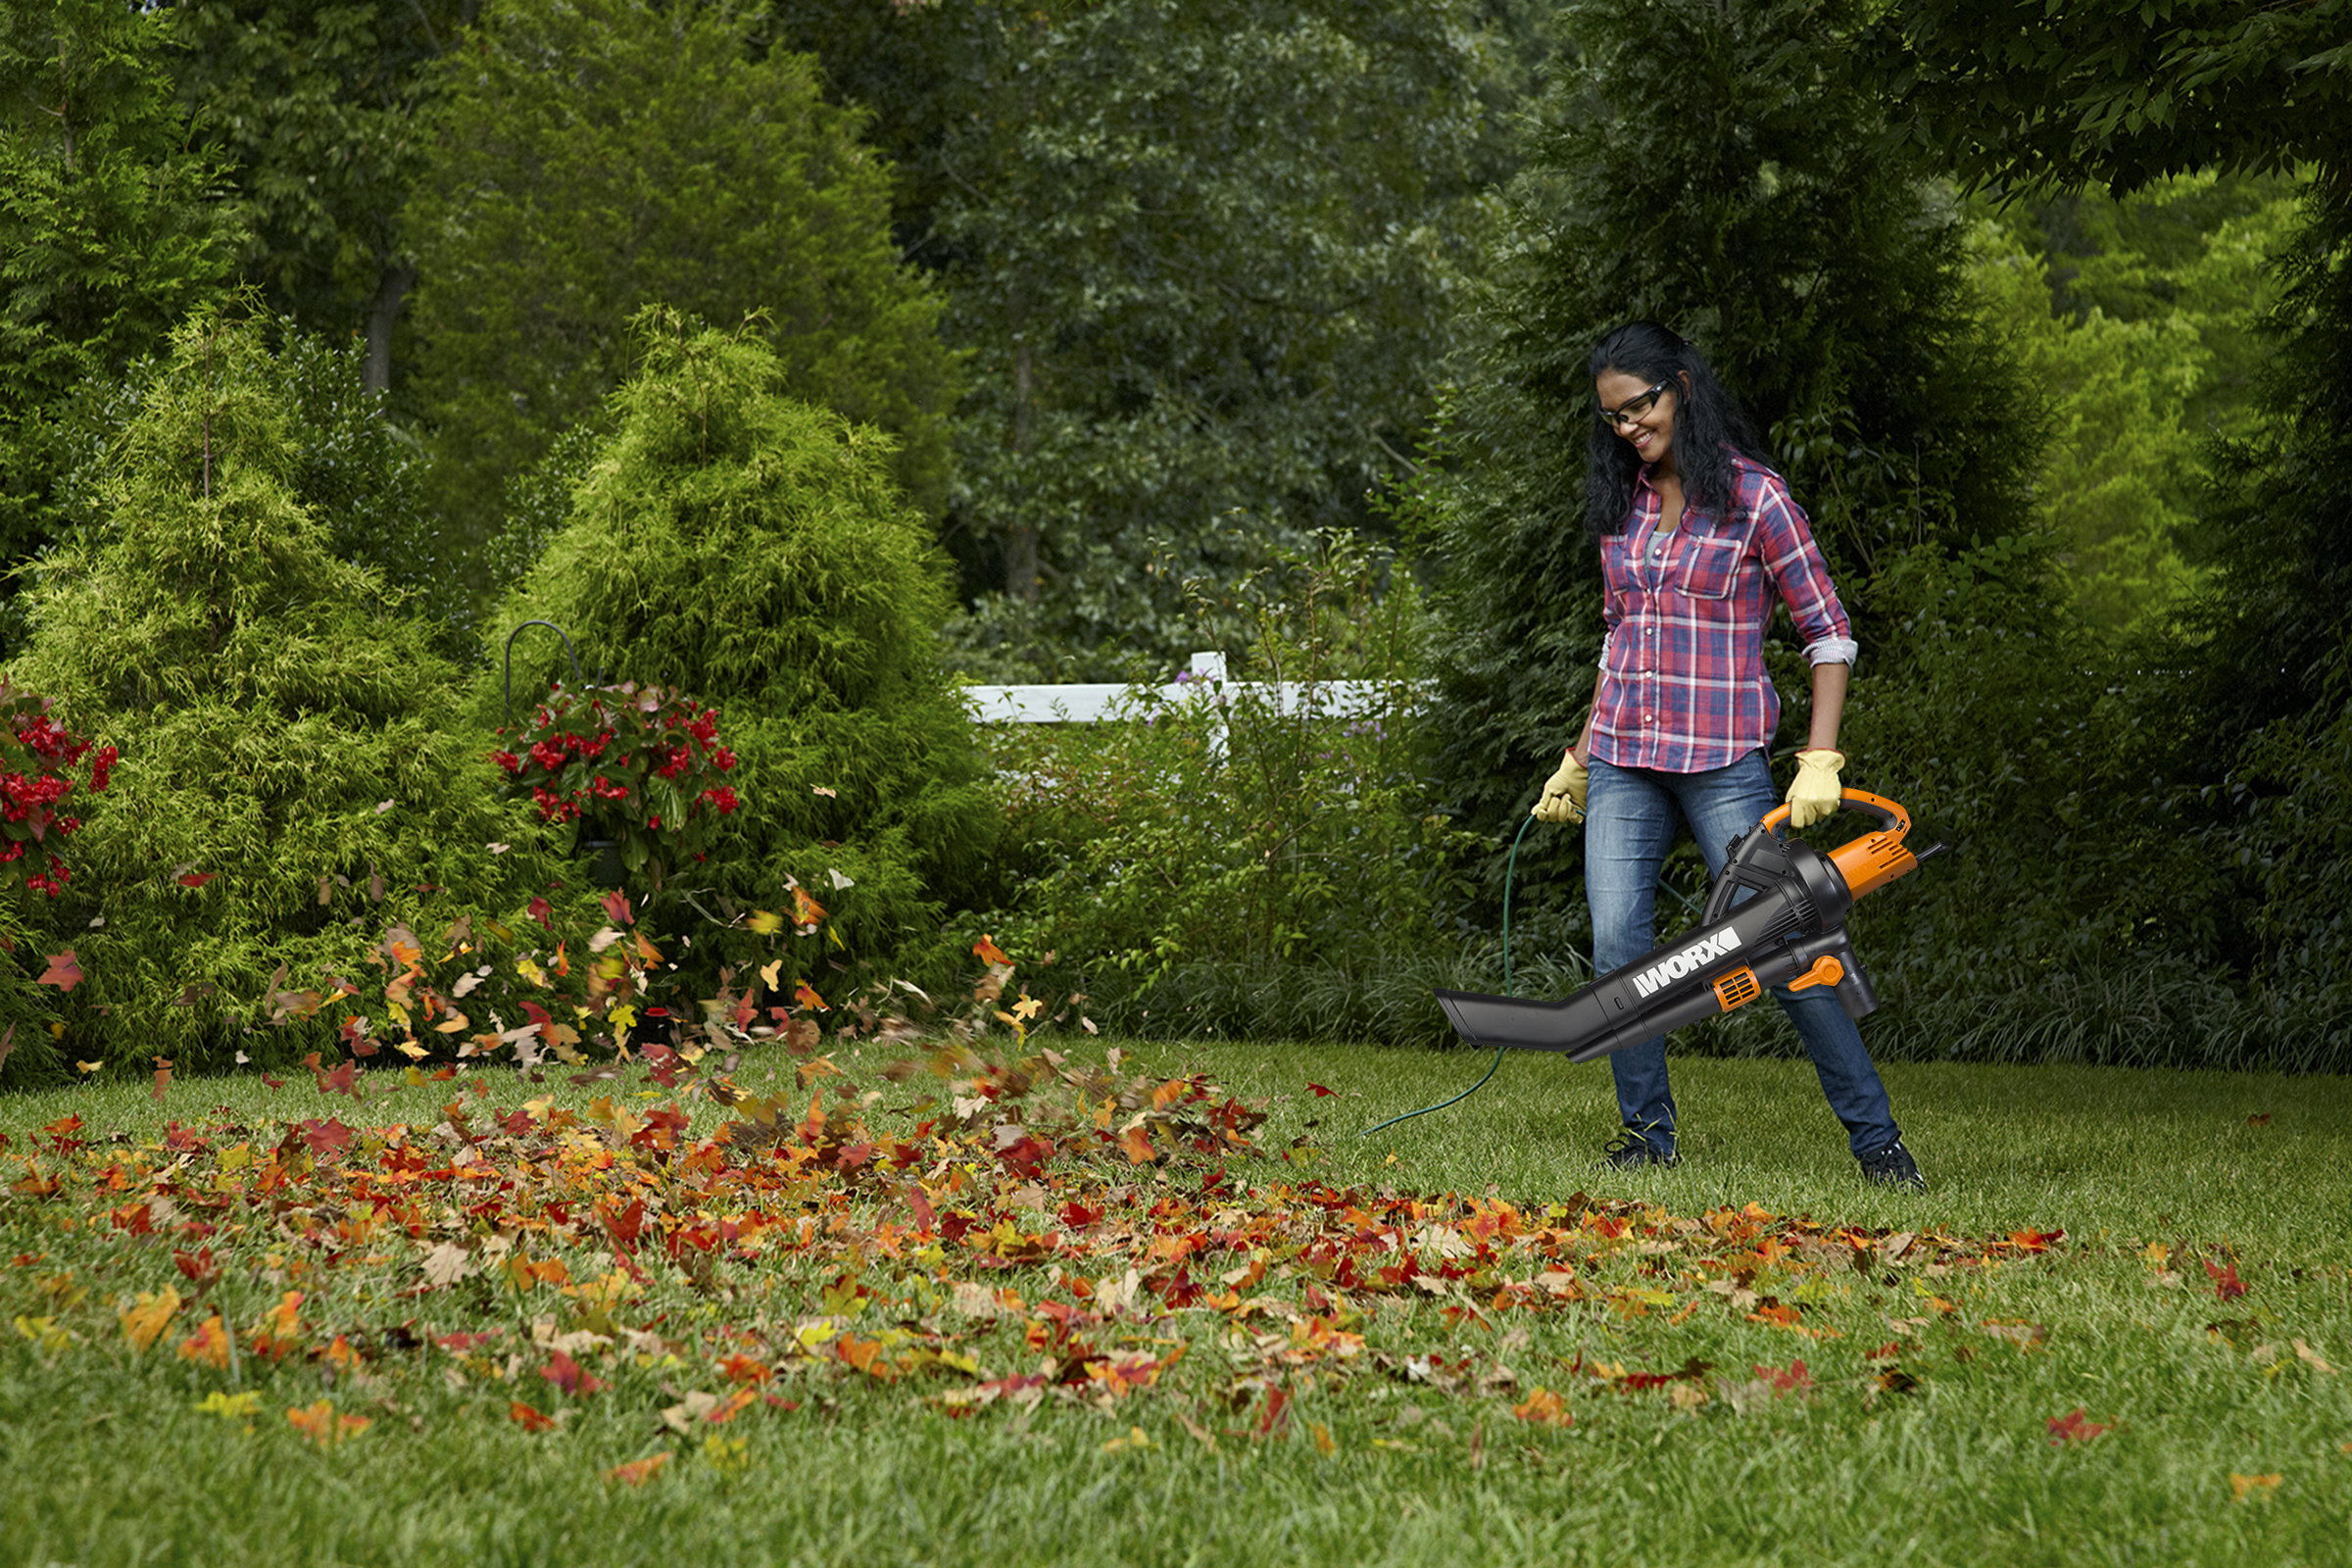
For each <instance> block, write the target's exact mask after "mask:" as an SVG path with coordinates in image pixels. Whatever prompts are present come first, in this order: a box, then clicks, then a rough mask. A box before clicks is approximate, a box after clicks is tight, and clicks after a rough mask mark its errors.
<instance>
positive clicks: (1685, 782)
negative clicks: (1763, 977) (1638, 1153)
mask: <svg viewBox="0 0 2352 1568" xmlns="http://www.w3.org/2000/svg"><path fill="white" fill-rule="evenodd" d="M1592 774H1593V782H1592V785H1591V788H1590V789H1589V790H1588V791H1587V796H1586V807H1585V896H1586V898H1587V899H1588V900H1590V901H1591V903H1592V907H1593V972H1594V973H1596V974H1607V973H1608V972H1609V971H1610V970H1612V969H1616V968H1619V967H1622V966H1623V965H1625V964H1628V963H1631V962H1633V961H1634V960H1635V959H1636V958H1639V957H1641V956H1642V955H1643V954H1645V953H1647V952H1648V951H1649V950H1650V949H1651V948H1652V947H1653V946H1655V945H1656V942H1657V937H1656V929H1655V928H1656V918H1655V917H1656V904H1657V889H1658V869H1659V867H1660V866H1661V865H1662V864H1664V862H1665V859H1666V852H1667V851H1668V850H1669V849H1671V848H1672V847H1673V845H1674V835H1675V828H1676V826H1677V823H1678V821H1680V822H1688V823H1689V824H1690V825H1691V833H1692V835H1693V836H1694V837H1696V838H1697V840H1698V848H1699V853H1700V854H1702V855H1704V856H1705V857H1706V860H1707V874H1708V876H1709V877H1713V876H1715V875H1717V874H1718V873H1720V872H1721V871H1722V869H1723V856H1724V851H1725V849H1726V848H1727V847H1728V846H1729V845H1730V843H1731V841H1732V840H1733V839H1735V838H1737V837H1738V836H1739V835H1740V834H1742V833H1744V832H1746V831H1747V830H1748V829H1749V828H1751V827H1754V826H1755V825H1756V823H1757V821H1758V820H1759V819H1760V818H1762V816H1763V815H1764V813H1765V812H1766V811H1769V810H1771V809H1773V808H1774V807H1776V806H1778V805H1779V804H1780V796H1779V794H1778V792H1776V791H1775V790H1774V789H1773V787H1772V770H1771V768H1769V767H1768V766H1766V765H1765V761H1764V754H1763V753H1762V752H1760V751H1757V752H1750V753H1748V754H1747V755H1746V756H1745V757H1742V758H1741V759H1740V760H1738V761H1736V762H1734V763H1732V764H1731V765H1730V766H1728V767H1719V768H1714V769H1712V770H1710V771H1708V772H1704V773H1659V772H1653V771H1651V770H1650V769H1648V768H1644V767H1617V766H1614V765H1612V764H1610V763H1608V762H1603V761H1600V760H1594V761H1593V764H1592ZM1741 897H1742V898H1744V897H1746V895H1745V894H1742V895H1741ZM1688 923H1689V924H1695V923H1696V920H1695V917H1693V918H1692V919H1691V921H1689V922H1688ZM1773 997H1774V999H1775V1000H1777V1001H1778V1002H1779V1003H1780V1005H1781V1009H1782V1010H1783V1011H1784V1012H1786V1013H1788V1014H1789V1022H1791V1023H1793V1024H1795V1025H1796V1033H1797V1037H1798V1038H1799V1039H1801V1040H1803V1041H1804V1043H1805V1050H1806V1051H1807V1052H1809V1053H1810V1054H1812V1057H1813V1070H1814V1071H1815V1072H1817V1073H1819V1074H1820V1075H1821V1092H1822V1093H1823V1094H1824V1095H1826V1096H1827V1097H1828V1098H1829V1102H1830V1109H1832V1110H1833V1111H1836V1112H1837V1113H1838V1120H1839V1121H1841V1122H1843V1123H1845V1131H1846V1139H1847V1145H1848V1147H1849V1148H1851V1149H1852V1150H1853V1152H1855V1153H1856V1154H1867V1153H1873V1152H1877V1151H1879V1150H1881V1149H1884V1148H1886V1147H1887V1145H1888V1144H1891V1143H1893V1142H1894V1141H1895V1140H1896V1139H1897V1138H1898V1137H1900V1136H1901V1134H1900V1133H1899V1132H1898V1130H1897V1129H1896V1127H1895V1125H1894V1112H1893V1109H1892V1108H1891V1107H1890V1106H1889V1105H1888V1104H1887V1087H1886V1085H1884V1084H1882V1083H1881V1082H1879V1070H1878V1068H1876V1067H1875V1066H1873V1065H1871V1060H1870V1053H1869V1052H1868V1051H1866V1050H1865V1049H1863V1045H1862V1032H1861V1031H1860V1030H1859V1029H1856V1028H1855V1027H1854V1021H1853V1020H1852V1019H1851V1018H1848V1017H1847V1016H1846V1015H1845V1009H1844V1008H1842V1007H1840V1006H1839V1005H1838V999H1837V998H1836V997H1835V996H1833V995H1832V994H1831V993H1830V992H1829V991H1828V990H1827V989H1826V988H1820V987H1816V988H1814V989H1811V990H1807V991H1805V992H1803V993H1800V994H1798V995H1794V996H1791V995H1790V994H1789V992H1788V991H1787V990H1785V989H1784V990H1776V991H1775V992H1774V993H1773ZM1609 1068H1610V1070H1611V1071H1612V1072H1613V1073H1615V1074H1616V1078H1617V1109H1618V1112H1619V1114H1620V1115H1621V1116H1622V1117H1623V1118H1624V1121H1625V1125H1626V1127H1627V1129H1628V1130H1630V1131H1632V1132H1635V1133H1638V1134H1640V1135H1641V1137H1642V1140H1643V1141H1644V1142H1646V1143H1647V1144H1648V1145H1649V1146H1650V1148H1651V1149H1652V1150H1654V1151H1656V1152H1659V1153H1661V1154H1670V1153H1672V1152H1674V1129H1675V1115H1674V1093H1673V1091H1672V1090H1671V1089H1670V1088H1669V1087H1668V1085H1667V1082H1666V1042H1665V1039H1664V1037H1663V1036H1661V1037H1659V1038H1658V1039H1655V1040H1648V1041H1644V1042H1642V1044H1641V1045H1639V1046H1633V1047H1629V1048H1628V1049H1626V1050H1624V1051H1620V1052H1617V1053H1615V1054H1612V1055H1611V1056H1610V1057H1609Z"/></svg>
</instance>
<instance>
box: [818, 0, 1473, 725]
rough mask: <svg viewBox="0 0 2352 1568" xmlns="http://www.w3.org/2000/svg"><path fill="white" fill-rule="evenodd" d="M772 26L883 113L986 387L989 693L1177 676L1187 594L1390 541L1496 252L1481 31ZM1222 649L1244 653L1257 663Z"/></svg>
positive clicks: (1084, 23) (974, 17) (974, 522)
mask: <svg viewBox="0 0 2352 1568" xmlns="http://www.w3.org/2000/svg"><path fill="white" fill-rule="evenodd" d="M777 12H778V15H779V17H780V19H781V20H782V22H783V23H784V25H785V31H786V34H787V36H789V37H791V38H793V39H794V40H795V41H796V42H800V43H803V44H805V46H807V47H809V48H812V49H814V50H815V51H816V52H817V53H818V55H819V57H820V58H821V59H822V60H823V61H824V62H825V64H826V67H827V69H828V71H829V72H830V73H831V74H832V75H833V76H834V78H835V79H836V80H837V81H839V82H842V83H843V84H845V85H846V86H847V87H848V88H849V89H850V90H851V91H853V92H856V93H858V95H859V96H860V98H861V99H863V100H864V101H866V102H869V103H872V104H874V105H875V106H876V109H877V123H876V134H877V135H878V136H879V137H880V138H881V139H882V140H883V142H884V144H885V145H886V146H888V147H890V148H891V149H892V150H893V151H894V153H895V154H896V156H897V157H898V158H899V159H900V161H901V163H902V164H903V165H905V166H906V168H907V176H908V177H907V187H906V196H905V200H904V201H903V204H902V228H903V231H904V232H907V234H909V235H910V236H912V237H915V238H916V239H917V240H918V243H917V244H916V245H915V247H914V254H915V256H916V258H917V260H918V261H919V262H920V263H921V264H922V265H924V266H925V267H926V268H928V269H930V270H933V271H934V272H935V274H936V275H937V276H938V278H939V281H940V286H941V288H942V290H943V291H944V293H945V295H946V298H947V301H948V313H947V319H946V322H945V330H946V332H947V334H948V336H949V339H950V341H951V342H953V343H954V344H955V345H956V347H957V348H958V349H959V350H962V351H964V352H966V353H968V354H969V355H970V357H971V358H970V366H971V389H970V392H969V393H968V395H967V396H966V397H965V399H964V401H963V404H962V406H961V409H960V411H959V414H958V417H957V420H956V487H955V491H954V504H953V508H952V511H951V515H950V518H949V524H948V534H947V538H948V542H949V544H950V546H951V548H952V549H954V550H955V552H956V556H957V558H958V560H959V562H960V563H961V564H962V566H963V569H964V582H965V586H966V589H967V591H968V592H970V593H971V594H973V595H974V596H975V597H976V601H977V602H976V605H975V607H974V612H973V615H972V618H971V619H970V620H969V621H968V622H967V623H965V624H963V625H961V626H959V627H958V628H957V631H956V640H957V645H958V646H957V650H956V657H957V658H958V659H959V660H960V661H961V662H963V664H964V666H965V667H966V668H968V669H971V670H974V671H976V672H980V671H1003V672H1005V678H1012V677H1013V676H1014V675H1015V674H1016V673H1017V672H1029V671H1051V670H1053V669H1054V668H1055V667H1056V666H1057V665H1058V666H1060V667H1062V668H1063V669H1065V670H1066V671H1068V672H1070V678H1084V679H1098V680H1100V679H1111V678H1116V677H1117V676H1119V675H1121V674H1123V673H1124V668H1123V662H1124V660H1125V658H1126V657H1127V656H1128V655H1130V654H1136V653H1141V654H1145V655H1149V656H1151V657H1153V658H1156V659H1160V660H1164V661H1168V662H1174V661H1176V660H1178V659H1181V657H1182V656H1183V655H1184V654H1185V653H1187V652H1189V651H1190V646H1191V645H1190V643H1189V642H1188V639H1193V638H1197V637H1198V636H1199V626H1200V623H1199V621H1198V619H1197V618H1196V617H1195V616H1194V615H1193V614H1192V613H1191V612H1190V611H1189V610H1188V607H1187V603H1186V599H1185V592H1184V588H1183V584H1184V582H1185V581H1186V580H1188V579H1193V578H1201V579H1206V580H1210V581H1214V582H1217V583H1220V584H1223V585H1226V586H1230V585H1232V584H1234V583H1236V582H1238V581H1240V580H1241V579H1242V578H1243V577H1245V576H1247V575H1249V574H1250V572H1252V571H1254V570H1258V569H1261V568H1263V567H1266V566H1268V565H1270V564H1272V563H1273V562H1274V561H1275V559H1276V558H1277V557H1278V556H1279V555H1280V554H1281V553H1283V552H1284V551H1286V550H1290V551H1296V550H1298V549H1299V548H1302V547H1303V545H1304V543H1305V540H1306V538H1307V535H1308V532H1309V531H1310V530H1312V529H1314V528H1318V527H1325V526H1332V525H1348V526H1357V527H1361V526H1364V525H1365V524H1367V523H1370V522H1373V521H1374V519H1373V518H1372V517H1371V516H1370V515H1368V514H1367V512H1366V509H1365V504H1364V497H1365V492H1366V490H1367V488H1368V487H1370V486H1371V485H1372V484H1374V483H1376V482H1377V481H1378V479H1379V478H1380V476H1381V475H1382V474H1383V473H1385V472H1386V471H1387V470H1388V469H1390V468H1391V467H1392V466H1394V465H1395V462H1396V457H1395V454H1396V453H1397V452H1399V451H1401V450H1404V449H1407V448H1409V446H1410V444H1411V441H1412V438H1413V435H1414V432H1415V431H1416V429H1417V428H1418V427H1419V426H1420V425H1421V424H1422V423H1423V422H1424V421H1425V420H1426V419H1427V417H1428V413H1429V408H1430V401H1431V397H1432V389H1433V385H1434V382H1435V381H1436V379H1437V377H1438V376H1439V375H1440V374H1441V373H1442V372H1443V370H1444V368H1445V365H1446V356H1447V354H1448V352H1449V351H1450V348H1451V345H1452V341H1453V336H1454V331H1455V327H1456V313H1455V310H1454V301H1455V299H1456V297H1457V296H1458V294H1459V292H1460V289H1461V287H1462V284H1463V280H1464V279H1465V277H1466V276H1467V275H1468V274H1469V273H1470V272H1471V271H1472V270H1474V268H1475V266H1476V254H1477V252H1476V246H1477V243H1478V241H1479V239H1480V238H1481V236H1482V231H1483V230H1484V228H1485V227H1486V221H1485V215H1484V205H1483V202H1482V200H1481V199H1480V193H1479V184H1480V181H1479V179H1478V177H1477V176H1478V175H1479V174H1481V173H1482V172H1485V168H1484V166H1483V165H1482V159H1484V158H1486V157H1488V156H1490V147H1489V141H1490V132H1489V127H1488V123H1487V105H1486V104H1485V103H1484V102H1483V101H1482V99H1481V97H1480V90H1481V88H1482V86H1483V85H1485V82H1486V77H1487V76H1488V74H1489V73H1490V72H1491V70H1492V67H1491V65H1490V63H1489V61H1488V59H1487V58H1486V54H1485V50H1484V48H1483V45H1482V40H1481V37H1480V35H1479V34H1478V32H1477V31H1476V30H1474V27H1473V18H1472V17H1471V15H1470V13H1469V11H1468V9H1467V8H1466V7H1463V6H1460V5H1457V4H1454V3H1452V0H1410V3H1406V4H1397V3H1391V0H1212V3H1200V0H1189V3H1178V0H1111V3H1108V4H1100V5H1098V4H1087V5H1064V4H1055V5H1050V6H1047V7H1044V8H1039V7H1037V6H1034V5H1030V4H1026V3H1023V4H1012V3H1009V0H989V3H985V4H979V5H957V6H905V7H899V8H896V9H895V12H890V11H885V10H884V9H883V8H879V7H874V6H871V5H866V4H862V3H850V4H843V3H839V0H795V3H788V4H784V5H780V6H779V7H777ZM1216 624H1217V627H1218V634H1217V635H1216V637H1215V639H1214V640H1215V642H1216V645H1217V646H1224V645H1225V644H1226V643H1229V642H1233V643H1238V641H1239V640H1240V639H1241V638H1243V637H1246V636H1247V635H1248V630H1249V628H1248V626H1247V623H1246V621H1245V620H1243V619H1241V618H1239V617H1226V618H1223V619H1221V620H1219V621H1218V622H1217V623H1216ZM1200 646H1203V647H1205V646H1209V644H1206V643H1202V644H1200ZM1028 678H1036V677H1035V676H1034V675H1030V676H1028Z"/></svg>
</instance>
